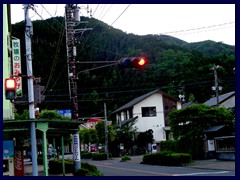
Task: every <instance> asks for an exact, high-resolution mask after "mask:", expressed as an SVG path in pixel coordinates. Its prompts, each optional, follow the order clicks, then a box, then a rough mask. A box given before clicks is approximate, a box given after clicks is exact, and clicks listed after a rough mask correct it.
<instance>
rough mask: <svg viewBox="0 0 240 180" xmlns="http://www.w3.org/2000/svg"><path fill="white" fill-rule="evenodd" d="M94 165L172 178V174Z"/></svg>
mask: <svg viewBox="0 0 240 180" xmlns="http://www.w3.org/2000/svg"><path fill="white" fill-rule="evenodd" d="M95 165H96V166H102V167H107V168H111V169H118V170H124V171H133V172H141V173H146V174H156V175H162V176H172V174H167V173H160V172H152V171H142V170H137V169H126V168H119V167H112V166H107V165H102V164H95Z"/></svg>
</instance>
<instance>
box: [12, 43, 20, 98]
mask: <svg viewBox="0 0 240 180" xmlns="http://www.w3.org/2000/svg"><path fill="white" fill-rule="evenodd" d="M12 63H13V64H12V65H13V75H14V76H15V77H14V78H15V79H16V84H17V96H18V97H21V96H22V77H17V76H18V75H19V74H21V72H22V70H21V52H20V40H19V39H13V40H12Z"/></svg>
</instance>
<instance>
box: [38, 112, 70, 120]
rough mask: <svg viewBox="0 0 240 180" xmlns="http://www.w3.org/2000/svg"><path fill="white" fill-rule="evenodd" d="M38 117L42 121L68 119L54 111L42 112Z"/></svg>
mask: <svg viewBox="0 0 240 180" xmlns="http://www.w3.org/2000/svg"><path fill="white" fill-rule="evenodd" d="M38 117H39V118H42V119H66V117H63V116H62V115H60V114H58V113H57V112H56V111H54V110H42V111H41V113H40V114H39V116H38Z"/></svg>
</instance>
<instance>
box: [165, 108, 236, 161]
mask: <svg viewBox="0 0 240 180" xmlns="http://www.w3.org/2000/svg"><path fill="white" fill-rule="evenodd" d="M169 125H170V127H171V133H172V135H173V137H174V139H176V140H178V141H177V144H176V150H177V151H178V152H179V151H180V152H187V153H190V154H191V155H192V157H193V159H201V158H203V157H204V149H203V147H204V143H203V139H204V130H207V129H208V128H210V127H213V126H217V125H226V126H227V127H230V128H231V129H232V132H234V116H233V114H232V113H231V111H229V110H228V109H226V108H220V107H219V108H215V107H210V106H207V105H203V104H201V105H193V106H189V107H186V108H184V109H180V110H175V111H172V112H171V113H170V114H169ZM170 149H171V148H170Z"/></svg>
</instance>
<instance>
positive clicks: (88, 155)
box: [81, 152, 92, 159]
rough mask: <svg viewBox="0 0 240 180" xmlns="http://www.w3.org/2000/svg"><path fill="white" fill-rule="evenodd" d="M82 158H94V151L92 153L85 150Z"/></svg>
mask: <svg viewBox="0 0 240 180" xmlns="http://www.w3.org/2000/svg"><path fill="white" fill-rule="evenodd" d="M81 158H83V159H91V158H92V153H90V152H83V153H81Z"/></svg>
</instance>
